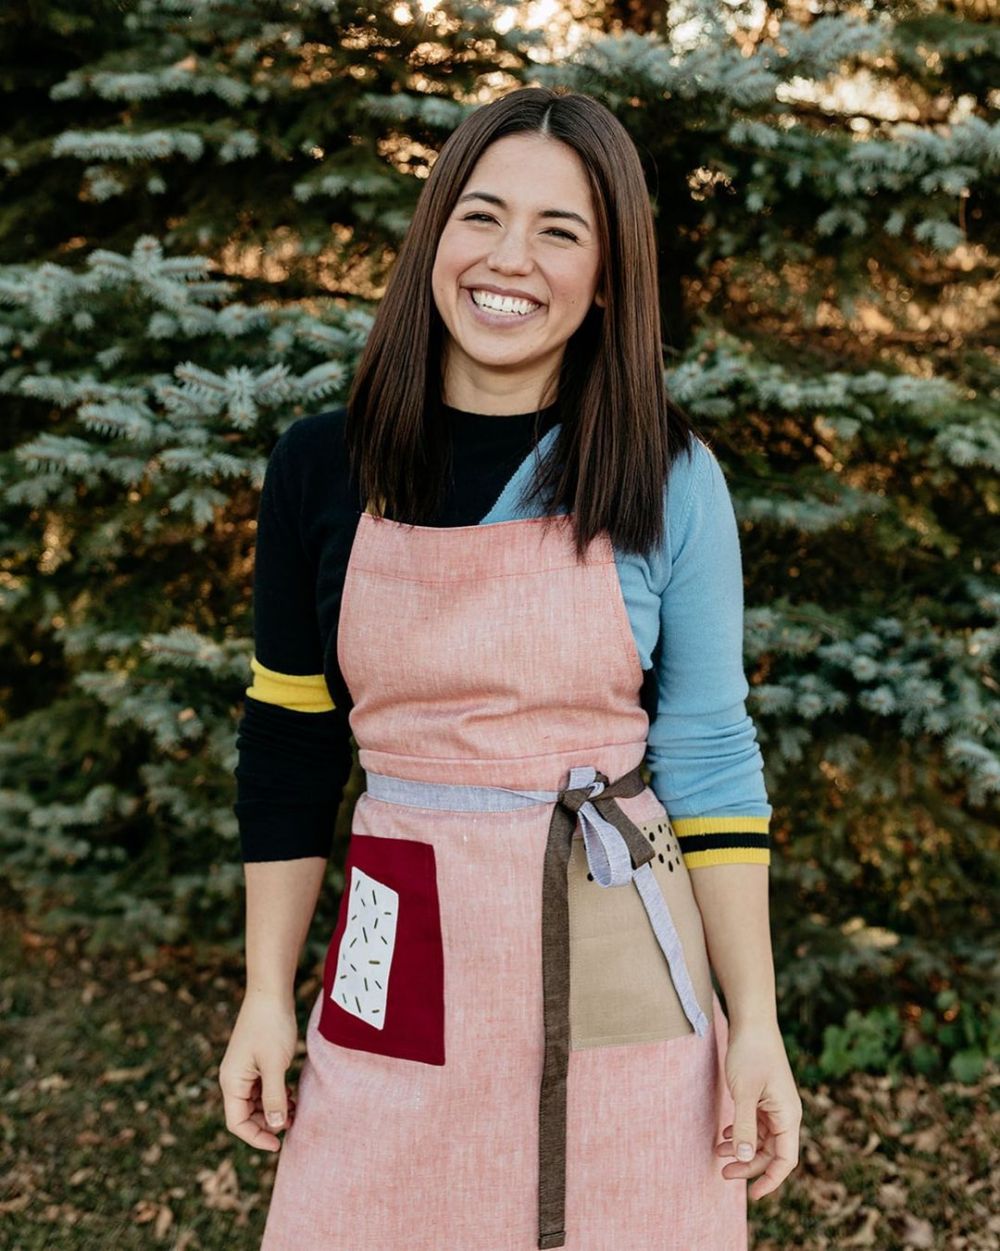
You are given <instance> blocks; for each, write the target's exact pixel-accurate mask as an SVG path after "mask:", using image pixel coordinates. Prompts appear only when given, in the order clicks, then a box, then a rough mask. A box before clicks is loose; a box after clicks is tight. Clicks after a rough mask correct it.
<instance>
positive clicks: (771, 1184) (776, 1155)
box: [747, 1126, 799, 1199]
mask: <svg viewBox="0 0 1000 1251" xmlns="http://www.w3.org/2000/svg"><path fill="white" fill-rule="evenodd" d="M771 1145H772V1148H773V1155H772V1158H771V1160H770V1162H769V1163H768V1165H767V1168H766V1169H765V1170H764V1173H763V1176H761V1177H759V1178H758V1179H757V1181H756V1182H755V1183H754V1185H753V1186H752V1187H751V1188H750V1190H748V1191H747V1194H748V1195H749V1197H750V1198H751V1199H761V1198H763V1196H764V1195H768V1194H770V1193H771V1192H772V1191H774V1190H777V1188H778V1187H779V1186H780V1185H781V1183H782V1182H783V1181H784V1180H785V1178H786V1177H787V1176H788V1174H789V1173H790V1172H791V1171H792V1170H793V1169H794V1168H796V1167H797V1166H798V1163H799V1135H798V1127H797V1126H795V1127H793V1128H791V1129H786V1130H781V1131H779V1132H778V1133H776V1134H774V1135H773V1137H772V1143H771Z"/></svg>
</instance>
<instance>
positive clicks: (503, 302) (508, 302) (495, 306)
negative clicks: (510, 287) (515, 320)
mask: <svg viewBox="0 0 1000 1251" xmlns="http://www.w3.org/2000/svg"><path fill="white" fill-rule="evenodd" d="M471 295H472V298H473V300H475V302H476V303H477V304H478V305H479V306H480V308H488V309H489V310H490V311H491V312H495V313H515V314H516V315H517V316H519V317H523V316H524V315H525V314H526V313H533V312H534V311H535V309H536V308H538V307H539V305H538V304H534V303H532V302H531V300H515V299H514V298H513V297H512V296H509V295H496V294H495V293H494V292H492V291H478V290H477V291H473V292H471Z"/></svg>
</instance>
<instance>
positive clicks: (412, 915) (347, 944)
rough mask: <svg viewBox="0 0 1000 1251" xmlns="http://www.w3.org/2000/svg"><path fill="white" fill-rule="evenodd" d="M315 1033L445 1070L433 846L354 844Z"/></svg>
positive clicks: (370, 840)
mask: <svg viewBox="0 0 1000 1251" xmlns="http://www.w3.org/2000/svg"><path fill="white" fill-rule="evenodd" d="M319 1032H320V1033H321V1034H322V1035H323V1037H324V1038H326V1039H327V1040H328V1041H329V1042H333V1043H339V1044H340V1046H342V1047H353V1048H354V1049H355V1050H357V1051H372V1052H375V1053H377V1054H378V1055H384V1056H395V1057H396V1058H398V1059H400V1060H421V1061H423V1062H424V1063H425V1064H444V949H443V945H442V942H441V911H440V907H439V905H438V890H437V868H436V862H435V859H434V848H433V846H432V845H431V844H430V843H420V842H412V841H411V840H409V839H404V838H376V837H374V836H372V835H370V834H352V835H351V839H350V843H349V844H348V849H347V860H346V862H345V865H344V894H343V896H342V897H341V901H340V912H339V915H338V917H337V927H336V929H335V930H334V931H333V937H332V938H331V939H330V946H329V948H328V949H327V953H326V964H325V967H324V970H323V1006H322V1009H321V1011H320V1018H319Z"/></svg>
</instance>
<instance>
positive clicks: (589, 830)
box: [538, 765, 709, 1251]
mask: <svg viewBox="0 0 1000 1251" xmlns="http://www.w3.org/2000/svg"><path fill="white" fill-rule="evenodd" d="M644 787H645V783H644V782H643V780H642V775H641V773H640V769H639V766H638V765H636V767H635V768H634V769H631V770H630V771H629V772H628V773H623V774H622V775H621V777H619V778H618V779H617V780H616V781H614V782H610V783H609V781H608V778H607V775H606V774H603V773H600V772H599V771H598V770H596V769H594V768H593V766H590V765H586V766H579V767H577V768H573V769H571V770H570V783H569V786H567V787H566V789H565V790H561V791H559V792H558V798H557V799H556V802H555V806H554V807H553V810H552V819H551V821H550V822H549V834H548V841H547V843H546V848H545V864H544V868H543V880H542V995H543V1001H544V1020H545V1057H544V1062H543V1067H542V1082H541V1091H540V1095H539V1104H538V1247H539V1251H545V1249H546V1248H548V1247H562V1246H564V1245H565V1243H566V1230H565V1210H566V1077H567V1073H568V1070H569V1050H570V1022H569V992H570V972H569V964H570V958H569V890H568V882H567V875H568V870H569V860H570V853H571V851H572V840H573V835H574V832H575V829H576V824H577V820H579V821H580V823H581V825H582V826H583V832H584V838H585V841H586V849H587V860H588V863H589V865H590V868H591V872H592V874H593V876H594V880H595V881H596V882H598V884H599V885H601V886H620V885H623V884H625V883H627V882H629V881H632V882H633V883H634V884H635V886H636V888H637V889H638V891H639V894H640V895H641V896H642V900H643V904H644V905H645V907H646V911H647V913H648V915H649V918H650V922H651V923H652V925H653V929H654V930H655V931H656V937H657V940H658V941H659V943H660V946H661V948H662V949H663V953H664V956H665V957H666V959H667V963H668V966H669V968H670V972H671V975H672V977H673V980H674V985H675V988H676V990H677V993H678V996H679V998H680V1000H681V1003H682V1005H683V1007H684V1010H685V1013H686V1014H687V1017H688V1019H689V1020H690V1022H691V1025H692V1028H693V1029H694V1031H695V1033H697V1034H699V1035H702V1036H704V1035H705V1034H706V1033H707V1032H708V1027H709V1022H708V1019H707V1017H706V1016H705V1013H704V1012H703V1011H702V1009H701V1006H700V1005H699V1003H698V1000H697V997H696V995H695V991H694V987H693V986H692V984H691V979H690V976H689V975H688V971H687V966H686V964H685V961H684V955H683V950H682V948H681V944H680V939H679V938H678V936H677V931H676V930H675V929H674V926H673V922H672V921H671V919H670V913H669V910H668V909H667V907H666V902H665V900H664V899H663V893H662V891H661V890H660V886H659V883H658V882H657V881H656V878H655V877H654V876H653V872H652V869H651V868H650V867H649V861H650V860H652V858H653V855H654V854H655V853H654V852H653V849H652V847H651V846H650V844H649V842H648V841H647V840H646V839H645V838H644V837H643V834H642V831H641V830H640V829H639V828H638V826H636V825H635V823H634V822H633V821H631V820H630V819H629V817H628V816H627V815H626V814H625V813H624V812H623V811H622V809H621V807H620V806H619V804H618V803H617V802H616V800H617V799H618V798H629V797H631V796H634V795H638V794H640V792H641V791H642V790H643V789H644Z"/></svg>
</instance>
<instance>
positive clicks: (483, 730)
mask: <svg viewBox="0 0 1000 1251" xmlns="http://www.w3.org/2000/svg"><path fill="white" fill-rule="evenodd" d="M742 607H743V604H742V575H741V558H740V550H739V539H738V532H737V527H736V519H735V515H734V513H733V508H732V503H731V501H730V499H729V495H728V491H727V488H726V481H725V478H724V476H723V473H722V470H721V468H720V466H719V464H718V462H717V461H716V459H715V457H714V456H713V455H712V453H711V452H710V450H709V449H708V447H707V446H706V444H705V443H704V442H703V441H702V440H701V439H699V438H698V437H696V435H695V434H694V432H693V430H692V428H691V426H690V423H689V422H688V421H687V419H686V417H685V416H684V414H683V413H682V412H680V410H679V409H677V408H676V406H674V405H673V404H672V403H671V401H670V399H669V397H668V396H667V394H666V391H665V387H664V380H663V368H662V346H661V343H660V337H659V312H658V293H657V287H656V257H655V238H654V234H653V227H652V217H651V212H650V205H649V198H648V193H647V191H646V187H645V182H644V178H643V173H642V168H641V164H640V161H639V157H638V154H637V152H636V149H635V146H634V144H633V143H632V141H631V140H630V138H629V137H628V134H627V133H626V132H625V130H624V129H623V128H622V126H621V125H620V123H619V122H618V121H617V120H616V119H615V117H614V116H613V115H612V114H611V113H610V112H609V111H608V110H607V109H606V108H604V106H603V105H601V104H599V103H598V102H597V101H596V100H593V99H592V98H591V97H588V96H585V95H580V94H576V93H572V92H564V91H559V90H556V91H550V90H547V89H541V88H526V89H523V90H518V91H515V92H512V93H510V94H509V95H507V96H504V97H503V98H501V99H499V100H497V101H495V102H494V103H492V104H490V105H488V106H486V107H484V108H482V109H478V110H476V111H475V112H474V113H472V114H471V115H470V116H469V117H468V118H467V119H466V120H465V121H464V122H463V123H462V125H461V126H460V127H459V128H458V129H457V130H456V131H455V133H454V134H453V135H452V136H451V137H450V138H449V140H448V142H447V143H446V144H445V145H444V147H443V149H442V151H441V153H440V155H439V157H438V160H437V162H436V163H435V165H434V168H433V170H432V172H431V176H430V177H429V179H428V180H427V182H426V184H425V185H424V188H423V191H422V193H421V196H420V200H419V202H418V204H417V208H416V211H415V214H414V218H413V222H412V224H411V227H410V230H409V231H408V233H407V236H406V239H405V240H404V243H403V246H402V248H401V250H400V253H399V256H398V258H397V261H396V264H395V266H394V268H393V271H392V274H391V277H390V281H389V285H388V288H387V290H386V293H385V296H384V297H383V299H382V301H381V304H380V307H379V310H378V315H377V317H376V319H375V323H374V325H373V327H372V331H371V334H370V336H369V339H368V342H367V344H366V346H365V350H364V352H363V354H362V357H361V360H360V363H359V365H358V369H357V373H356V376H355V378H354V382H353V386H352V389H351V394H350V397H349V400H348V403H347V404H346V405H345V406H343V407H342V408H339V409H337V410H334V411H332V412H328V413H318V414H310V415H307V416H306V417H304V418H302V419H301V420H299V421H297V422H296V423H294V424H293V425H292V426H291V427H290V428H289V429H288V430H287V431H285V433H284V434H283V435H282V437H281V439H279V441H278V444H277V446H276V447H275V449H274V451H273V453H272V456H271V460H270V461H269V464H268V472H267V476H266V480H265V484H264V490H263V493H262V498H261V510H260V516H259V519H258V532H257V555H256V566H255V582H254V634H255V643H256V648H257V655H256V656H255V668H254V679H255V681H254V685H253V686H252V687H251V688H249V690H248V691H247V701H246V705H247V706H246V712H245V715H244V719H243V722H242V723H241V731H240V739H239V742H240V764H239V770H238V773H239V781H240V798H239V801H238V803H237V812H238V814H239V817H240V822H241V835H242V845H243V848H244V858H245V860H246V862H247V863H246V870H247V977H248V993H247V996H246V999H245V1001H244V1005H243V1008H242V1009H241V1012H240V1017H239V1019H238V1021H237V1023H236V1027H235V1029H234V1031H233V1036H232V1039H231V1040H230V1045H229V1049H228V1051H227V1054H226V1057H225V1059H224V1061H223V1064H222V1067H221V1070H220V1082H221V1084H222V1088H223V1093H224V1096H225V1100H226V1109H227V1124H228V1125H229V1126H230V1128H231V1129H232V1130H233V1131H234V1132H235V1133H237V1134H239V1136H240V1137H242V1138H244V1139H245V1140H246V1141H247V1142H248V1143H251V1144H252V1145H253V1146H255V1147H258V1148H266V1149H269V1150H277V1149H279V1147H280V1157H279V1164H278V1170H277V1175H276V1179H275V1184H274V1190H273V1193H272V1196H271V1203H270V1207H269V1210H268V1218H267V1225H266V1229H265V1233H264V1242H263V1251H375V1249H376V1248H377V1249H378V1251H441V1249H442V1248H445V1247H448V1248H451V1247H456V1248H467V1247H482V1248H484V1249H486V1251H536V1249H538V1251H543V1249H544V1248H549V1247H563V1246H565V1247H567V1248H568V1249H569V1251H608V1249H609V1248H613V1247H619V1246H621V1247H628V1248H632V1249H634V1251H640V1249H641V1251H745V1248H746V1246H747V1219H746V1217H747V1210H746V1209H747V1181H748V1178H750V1177H754V1176H757V1175H759V1174H766V1177H762V1178H760V1180H759V1182H758V1190H757V1194H758V1195H759V1194H762V1193H766V1191H767V1190H768V1189H772V1190H773V1189H774V1187H775V1186H776V1185H777V1184H778V1182H780V1180H781V1178H782V1177H783V1176H784V1175H785V1174H786V1173H787V1172H788V1171H790V1168H791V1167H792V1161H791V1157H792V1155H793V1154H794V1140H795V1134H796V1131H797V1116H798V1114H799V1113H798V1111H797V1109H796V1106H795V1105H796V1095H795V1091H794V1085H793V1083H792V1080H791V1071H790V1068H789V1066H788V1061H787V1057H786V1056H785V1053H784V1049H783V1045H782V1042H781V1035H780V1032H779V1031H778V1029H777V1023H776V1010H775V1005H774V985H773V976H772V967H771V959H770V949H769V945H768V942H769V935H768V933H767V925H766V899H767V896H766V889H767V866H768V864H769V859H770V851H769V838H768V822H769V818H770V813H771V807H770V804H769V803H768V801H767V796H766V792H765V789H764V785H763V762H762V759H761V755H760V751H759V748H758V745H757V742H756V730H755V727H754V725H753V722H752V720H751V719H750V717H749V716H748V715H747V711H746V707H745V704H744V699H745V697H746V694H747V691H748V685H747V681H746V676H745V673H744V670H743V662H742ZM327 694H328V695H329V699H328V698H326V697H325V696H326V695H327ZM306 695H308V698H306ZM350 733H353V736H354V739H355V741H356V744H357V752H358V762H359V764H360V766H361V768H362V769H363V771H364V774H365V789H364V791H363V793H362V795H361V796H360V798H359V799H358V801H357V803H356V804H355V807H354V811H353V813H352V824H351V837H350V843H349V846H348V849H347V859H346V865H345V887H344V892H343V895H342V898H341V903H340V913H339V916H338V921H337V925H336V928H335V930H334V933H333V934H332V935H331V937H330V942H329V945H328V948H327V955H326V961H325V964H324V970H323V986H322V990H321V992H320V994H319V995H318V996H317V999H316V1001H315V1003H314V1004H313V1008H312V1012H311V1014H310V1017H309V1023H308V1028H307V1033H306V1048H307V1053H306V1059H305V1062H304V1064H303V1068H302V1074H301V1077H300V1081H299V1090H298V1101H297V1103H298V1106H297V1107H294V1106H293V1103H292V1102H291V1101H289V1100H286V1097H285V1093H284V1092H285V1087H284V1080H285V1072H286V1069H287V1067H288V1064H289V1063H290V1060H291V1057H292V1055H293V1053H294V1043H295V1035H296V1024H295V1013H294V1006H293V1005H294V1000H293V996H292V983H293V982H294V971H295V966H296V961H297V959H298V955H299V952H300V950H301V943H302V940H303V938H304V936H305V931H306V928H307V926H308V924H309V919H310V917H311V915H312V910H313V908H314V907H315V900H316V894H317V892H318V890H319V886H320V882H321V879H322V874H323V870H324V867H325V863H326V856H327V854H328V852H329V846H330V838H331V836H332V824H333V814H334V813H335V812H336V808H337V804H338V802H339V798H340V789H341V786H342V782H343V778H344V776H345V775H346V770H347V765H348V764H349V756H350V751H349V734H350ZM644 761H646V762H648V765H649V773H650V777H651V781H650V782H649V783H646V782H645V781H644V778H643V774H642V768H641V766H642V764H643V762H644ZM706 874H707V875H709V876H710V877H712V876H714V877H715V878H716V881H718V882H719V890H718V891H716V892H714V894H713V896H712V897H714V898H715V899H716V900H717V901H718V900H719V899H721V900H722V906H721V907H717V908H716V910H715V912H714V914H713V915H711V916H703V912H702V909H701V905H700V898H699V895H698V892H696V889H695V881H694V879H696V878H697V877H698V875H706ZM723 883H725V887H724V886H723ZM737 913H738V918H739V919H740V920H741V921H742V922H744V925H743V926H742V927H741V928H740V929H739V931H737V929H736V926H735V920H734V919H733V918H734V914H737ZM710 929H711V933H712V934H713V935H714V938H715V940H716V941H714V942H713V943H712V953H713V957H717V959H718V964H719V968H718V970H717V971H718V972H719V974H720V981H722V982H723V983H724V985H723V989H724V992H725V994H726V999H727V1007H728V1006H730V1005H735V1006H736V1007H737V1008H738V1010H739V1016H738V1019H735V1018H734V1028H733V1031H732V1034H730V1030H729V1022H728V1020H727V1016H726V1014H725V1013H724V1012H723V1009H722V1004H721V1001H720V998H719V996H718V995H717V994H716V991H715V989H714V986H713V984H712V979H711V973H712V971H713V970H712V966H711V965H710V962H709V942H708V937H707V934H708V931H709V930H710ZM734 936H737V937H734ZM737 1098H738V1099H739V1105H738V1106H737V1103H736V1099H737ZM270 1115H274V1116H276V1117H277V1120H276V1121H272V1120H270V1119H267V1120H266V1122H265V1117H269V1116H270ZM269 1125H270V1126H272V1127H273V1126H276V1127H277V1128H284V1129H285V1130H286V1131H287V1132H286V1134H285V1137H284V1140H283V1141H282V1140H279V1139H278V1138H277V1136H276V1135H275V1134H274V1133H272V1132H271V1130H270V1129H268V1126H269ZM737 1139H739V1140H742V1141H743V1142H745V1143H746V1144H748V1146H749V1149H750V1155H749V1157H743V1156H740V1157H739V1160H738V1159H737V1158H735V1157H736V1149H735V1143H736V1141H737ZM758 1141H759V1146H760V1150H759V1151H757V1150H756V1147H757V1145H758ZM720 1157H723V1158H726V1157H728V1159H724V1162H723V1165H722V1167H720V1163H719V1161H720ZM744 1158H745V1159H746V1161H747V1162H745V1163H744V1162H741V1161H743V1160H744Z"/></svg>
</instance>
